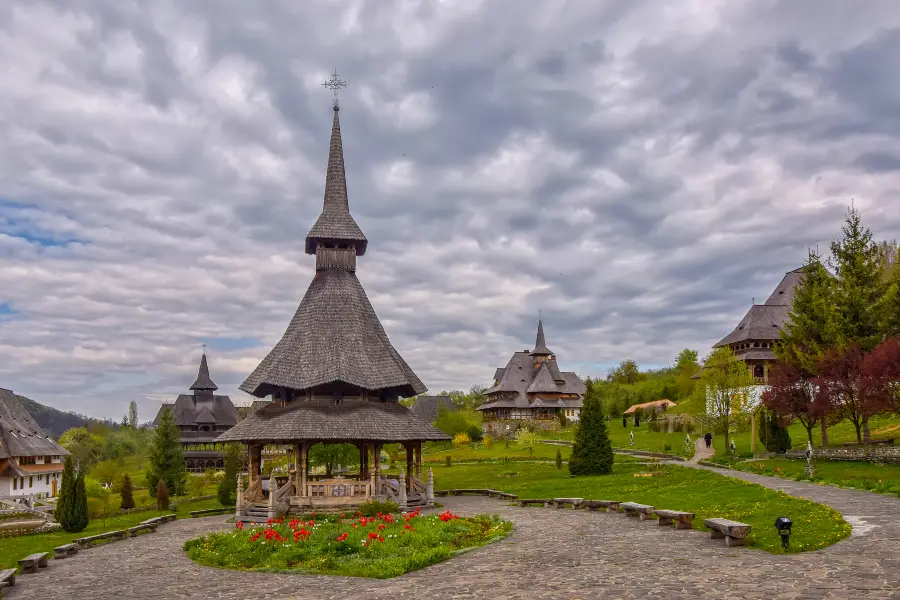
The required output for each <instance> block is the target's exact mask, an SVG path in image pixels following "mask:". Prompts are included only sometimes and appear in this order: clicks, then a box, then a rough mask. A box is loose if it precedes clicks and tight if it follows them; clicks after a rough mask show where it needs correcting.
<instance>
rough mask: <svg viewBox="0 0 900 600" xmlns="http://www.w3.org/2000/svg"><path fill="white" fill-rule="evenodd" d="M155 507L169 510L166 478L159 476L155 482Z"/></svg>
mask: <svg viewBox="0 0 900 600" xmlns="http://www.w3.org/2000/svg"><path fill="white" fill-rule="evenodd" d="M156 508H157V509H159V510H169V488H168V487H167V486H166V480H165V479H163V478H160V479H159V481H158V482H157V484H156Z"/></svg>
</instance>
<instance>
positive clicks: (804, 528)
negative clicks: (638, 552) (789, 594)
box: [434, 457, 850, 554]
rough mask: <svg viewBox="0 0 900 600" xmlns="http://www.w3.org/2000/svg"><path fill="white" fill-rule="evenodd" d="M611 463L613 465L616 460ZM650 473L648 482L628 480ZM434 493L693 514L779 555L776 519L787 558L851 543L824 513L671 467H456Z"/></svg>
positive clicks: (445, 471)
mask: <svg viewBox="0 0 900 600" xmlns="http://www.w3.org/2000/svg"><path fill="white" fill-rule="evenodd" d="M617 459H618V457H617ZM636 472H650V473H653V477H647V478H644V477H634V473H636ZM434 473H435V481H436V482H437V483H436V486H437V487H438V488H439V489H453V488H493V489H499V490H503V491H506V492H510V493H513V494H518V495H519V497H522V498H525V497H530V498H553V497H575V498H592V499H606V500H619V501H634V502H640V503H643V504H651V505H653V506H656V507H658V508H667V509H671V510H682V511H687V512H693V513H695V515H696V518H695V521H694V528H695V529H703V521H704V519H708V518H713V517H722V518H726V519H733V520H735V521H741V522H743V523H747V524H749V525H751V526H752V528H753V530H752V533H751V534H750V536H749V537H748V538H747V544H748V545H749V546H753V547H756V548H760V549H762V550H766V551H767V552H771V553H774V554H781V553H783V550H782V549H781V541H780V539H779V537H778V535H777V533H776V531H775V528H774V523H775V519H776V518H777V517H779V516H788V517H790V518H791V519H792V520H793V521H794V529H793V532H792V535H791V548H790V551H791V552H806V551H811V550H819V549H821V548H825V547H827V546H830V545H831V544H834V543H835V542H837V541H839V540H841V539H843V538H845V537H847V536H848V535H850V525H849V524H847V523H846V522H845V521H844V519H843V518H842V517H841V515H840V514H838V513H837V512H835V511H834V510H832V509H831V508H829V507H827V506H823V505H821V504H816V503H814V502H811V501H809V500H804V499H801V498H795V497H793V496H788V495H787V494H784V493H782V492H778V491H775V490H770V489H768V488H765V487H762V486H760V485H756V484H752V483H748V482H745V481H741V480H739V479H735V478H732V477H723V476H721V475H717V474H716V473H711V472H708V471H702V470H698V469H690V468H685V467H678V466H672V465H660V466H656V465H651V466H648V465H636V464H633V463H621V462H618V461H617V463H616V465H615V469H614V472H613V474H611V475H606V476H598V477H571V476H569V473H568V470H566V469H556V468H555V467H554V466H552V465H541V464H505V465H459V466H454V467H450V468H447V467H439V468H435V469H434Z"/></svg>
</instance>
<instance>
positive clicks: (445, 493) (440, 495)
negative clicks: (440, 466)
mask: <svg viewBox="0 0 900 600" xmlns="http://www.w3.org/2000/svg"><path fill="white" fill-rule="evenodd" d="M449 495H450V491H449V490H435V491H434V496H435V498H443V497H444V496H449Z"/></svg>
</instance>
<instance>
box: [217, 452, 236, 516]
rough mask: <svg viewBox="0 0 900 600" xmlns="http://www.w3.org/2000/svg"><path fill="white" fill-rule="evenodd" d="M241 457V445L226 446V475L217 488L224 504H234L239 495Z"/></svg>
mask: <svg viewBox="0 0 900 600" xmlns="http://www.w3.org/2000/svg"><path fill="white" fill-rule="evenodd" d="M240 458H241V447H240V446H239V445H237V444H228V445H227V446H226V447H225V477H224V478H223V479H222V481H221V482H220V483H219V487H218V488H216V495H217V496H218V498H219V503H220V504H222V506H233V505H234V503H235V500H236V497H237V472H238V462H239V461H240Z"/></svg>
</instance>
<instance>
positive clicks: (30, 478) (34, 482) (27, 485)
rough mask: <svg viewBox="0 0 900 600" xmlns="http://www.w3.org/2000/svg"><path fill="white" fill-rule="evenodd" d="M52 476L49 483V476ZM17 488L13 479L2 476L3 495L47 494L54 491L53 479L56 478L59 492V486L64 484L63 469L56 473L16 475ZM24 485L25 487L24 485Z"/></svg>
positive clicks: (0, 480)
mask: <svg viewBox="0 0 900 600" xmlns="http://www.w3.org/2000/svg"><path fill="white" fill-rule="evenodd" d="M48 475H49V476H50V483H47V476H48ZM15 479H16V489H15V490H14V489H13V481H12V479H11V478H8V477H0V495H3V496H30V495H37V494H41V495H47V496H50V495H51V494H52V492H53V481H54V479H55V480H56V490H57V493H58V492H59V486H60V485H62V469H60V470H59V471H58V472H56V473H41V474H40V475H26V476H24V477H16V478H15ZM23 485H24V487H23Z"/></svg>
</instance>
